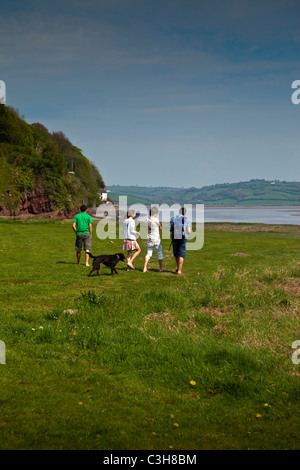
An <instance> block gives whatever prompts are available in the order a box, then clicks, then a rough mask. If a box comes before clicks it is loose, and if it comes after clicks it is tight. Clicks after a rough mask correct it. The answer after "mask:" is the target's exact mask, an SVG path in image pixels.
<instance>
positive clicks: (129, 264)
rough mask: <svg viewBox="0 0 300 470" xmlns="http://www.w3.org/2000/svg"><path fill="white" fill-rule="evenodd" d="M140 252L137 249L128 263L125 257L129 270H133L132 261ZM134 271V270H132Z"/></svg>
mask: <svg viewBox="0 0 300 470" xmlns="http://www.w3.org/2000/svg"><path fill="white" fill-rule="evenodd" d="M141 251H142V250H141V249H140V248H139V249H138V250H136V252H135V253H134V255H132V257H131V258H130V259H129V261H128V257H127V264H128V266H129V267H130V268H133V266H132V262H133V260H135V258H136V257H137V256H138V255H139V254H140V252H141ZM133 269H134V268H133Z"/></svg>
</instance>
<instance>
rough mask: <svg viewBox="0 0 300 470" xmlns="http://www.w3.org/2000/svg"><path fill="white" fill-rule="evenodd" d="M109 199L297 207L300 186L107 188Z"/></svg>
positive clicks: (265, 183) (255, 181) (263, 183)
mask: <svg viewBox="0 0 300 470" xmlns="http://www.w3.org/2000/svg"><path fill="white" fill-rule="evenodd" d="M108 189H109V190H110V191H111V192H110V193H109V198H110V199H111V200H112V201H114V202H116V203H117V202H118V199H119V195H125V196H127V198H128V204H134V203H142V204H145V205H149V204H162V203H165V204H174V203H179V204H206V205H208V206H219V205H224V206H225V205H227V206H229V205H237V204H238V205H298V204H299V205H300V182H287V181H278V180H276V181H266V180H264V179H261V180H260V179H252V180H250V181H245V182H240V183H224V184H215V185H212V186H204V187H202V188H194V187H193V188H168V187H144V186H116V185H115V186H109V187H108Z"/></svg>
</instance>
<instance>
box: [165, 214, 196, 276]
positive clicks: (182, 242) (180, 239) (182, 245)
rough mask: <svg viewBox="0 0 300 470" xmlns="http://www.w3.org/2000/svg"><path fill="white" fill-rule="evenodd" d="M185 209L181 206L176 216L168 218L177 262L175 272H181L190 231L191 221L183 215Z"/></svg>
mask: <svg viewBox="0 0 300 470" xmlns="http://www.w3.org/2000/svg"><path fill="white" fill-rule="evenodd" d="M185 212H186V211H185V209H184V207H182V208H181V209H180V211H179V214H178V215H176V217H172V218H171V220H170V232H171V238H172V245H173V254H174V257H175V259H176V263H177V269H176V272H177V274H182V265H183V262H184V259H185V256H186V249H187V239H188V234H190V233H191V230H192V229H191V223H190V221H189V219H188V218H187V217H185Z"/></svg>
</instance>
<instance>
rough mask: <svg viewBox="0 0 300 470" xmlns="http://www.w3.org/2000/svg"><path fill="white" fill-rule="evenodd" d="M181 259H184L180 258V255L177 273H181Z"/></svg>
mask: <svg viewBox="0 0 300 470" xmlns="http://www.w3.org/2000/svg"><path fill="white" fill-rule="evenodd" d="M183 261H184V259H183V258H181V257H179V258H178V271H177V274H182V272H181V271H182V265H183Z"/></svg>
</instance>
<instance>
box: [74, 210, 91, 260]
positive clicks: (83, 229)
mask: <svg viewBox="0 0 300 470" xmlns="http://www.w3.org/2000/svg"><path fill="white" fill-rule="evenodd" d="M72 228H73V230H74V232H75V233H76V242H75V250H76V256H77V264H79V263H80V256H81V250H82V244H83V245H84V251H85V265H86V266H89V255H88V252H89V251H90V250H91V247H92V230H93V221H92V217H91V216H90V215H89V214H88V208H87V206H85V205H82V206H81V207H80V213H79V214H76V215H75V217H74V220H73V226H72Z"/></svg>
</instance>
